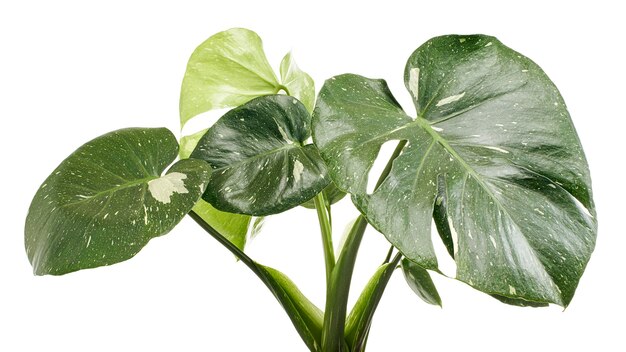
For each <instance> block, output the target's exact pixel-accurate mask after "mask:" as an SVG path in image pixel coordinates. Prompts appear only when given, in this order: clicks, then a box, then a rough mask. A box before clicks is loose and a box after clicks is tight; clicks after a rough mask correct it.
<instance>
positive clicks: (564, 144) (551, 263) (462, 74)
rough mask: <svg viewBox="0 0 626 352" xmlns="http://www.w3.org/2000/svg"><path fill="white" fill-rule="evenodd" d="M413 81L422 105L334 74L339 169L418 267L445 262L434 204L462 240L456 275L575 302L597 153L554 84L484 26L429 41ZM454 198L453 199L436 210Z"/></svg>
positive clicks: (335, 168)
mask: <svg viewBox="0 0 626 352" xmlns="http://www.w3.org/2000/svg"><path fill="white" fill-rule="evenodd" d="M405 84H406V86H407V88H408V89H409V92H410V93H411V95H412V96H413V98H414V100H415V105H416V107H417V117H416V118H411V117H409V116H407V115H406V114H405V113H404V112H403V111H402V109H401V108H400V106H399V105H398V103H397V102H396V100H395V99H394V98H393V96H392V95H391V93H390V92H389V89H388V88H387V85H386V83H385V82H384V81H381V80H372V79H367V78H364V77H360V76H356V75H342V76H337V77H335V78H333V79H330V80H328V81H327V82H326V84H325V85H324V87H323V88H322V90H321V92H320V95H319V98H318V102H317V106H316V110H315V114H314V115H315V116H314V119H313V139H314V141H315V144H316V145H317V146H318V148H319V150H320V153H321V155H322V157H323V159H324V160H325V161H326V163H327V165H328V167H329V174H330V176H331V177H332V179H333V181H334V182H335V183H336V184H337V186H338V187H339V188H340V189H342V190H345V191H348V192H349V193H351V194H352V196H353V201H354V203H355V205H356V206H357V207H358V208H359V209H360V211H361V212H362V213H363V214H364V215H365V216H366V218H367V219H368V221H369V222H370V223H371V224H372V225H373V226H374V227H376V228H377V229H378V230H379V231H381V232H382V233H384V234H385V236H386V237H387V239H388V240H389V241H390V242H391V243H393V244H394V246H396V248H398V249H399V250H400V251H402V253H403V254H404V255H405V256H406V257H407V258H409V259H410V260H412V261H414V262H416V263H417V264H419V265H420V266H421V267H423V268H425V269H434V270H436V269H437V259H436V257H435V253H434V250H433V244H432V243H431V237H430V228H431V217H432V216H433V213H434V215H435V217H436V219H435V220H436V221H437V222H438V227H440V230H441V228H445V227H446V226H445V225H446V224H447V231H448V235H446V234H442V238H444V240H445V238H449V240H445V241H446V243H447V244H449V245H450V244H451V245H452V247H453V248H452V249H453V250H452V252H453V255H454V258H455V261H456V264H457V278H458V279H459V280H462V281H464V282H466V283H468V284H469V285H471V286H473V287H474V288H476V289H479V290H481V291H483V292H487V293H490V294H496V295H501V296H506V297H509V298H516V299H517V298H519V299H523V300H527V301H533V302H544V303H556V304H559V305H562V306H567V304H568V303H569V302H570V301H571V299H572V297H573V295H574V291H575V289H576V286H577V284H578V281H579V280H580V277H581V275H582V273H583V270H584V268H585V266H586V264H587V262H588V260H589V257H590V255H591V252H592V251H593V248H594V245H595V238H596V232H597V223H596V219H595V209H594V205H593V201H592V192H591V180H590V177H589V170H588V166H587V162H586V160H585V156H584V153H583V150H582V147H581V146H580V142H579V140H578V136H577V135H576V131H575V130H574V127H573V125H572V121H571V119H570V117H569V114H568V112H567V109H566V108H565V103H564V102H563V99H562V98H561V96H560V95H559V93H558V90H557V89H556V87H555V86H554V84H553V83H552V82H551V81H550V80H549V78H548V77H547V76H546V75H545V73H544V72H543V71H542V70H541V69H540V68H539V67H538V66H537V65H536V64H535V63H533V62H532V61H530V60H529V59H527V58H525V57H524V56H522V55H520V54H519V53H517V52H515V51H513V50H511V49H509V48H507V47H506V46H504V45H503V44H502V43H500V42H499V41H498V40H497V39H496V38H493V37H487V36H481V35H475V36H444V37H437V38H434V39H432V40H430V41H428V42H427V43H426V44H424V45H423V46H421V47H420V48H418V49H417V50H416V52H415V53H413V55H412V56H411V58H410V59H409V62H408V64H407V67H406V71H405ZM390 140H405V141H407V144H406V146H405V147H404V149H403V151H402V154H401V155H400V156H399V157H398V158H397V159H395V161H394V162H393V167H392V170H391V173H390V174H389V176H388V177H387V178H386V179H385V181H384V182H383V183H382V184H381V186H380V187H379V188H378V189H377V190H376V191H374V192H373V193H371V194H368V193H367V191H366V186H367V182H368V180H367V177H368V172H369V170H370V168H371V167H372V165H373V163H374V161H375V159H376V157H377V154H378V152H379V149H380V147H381V145H382V144H383V143H385V142H386V141H390ZM442 189H443V190H445V192H441V190H442ZM438 196H443V197H444V199H442V201H441V202H440V199H438ZM443 200H445V209H439V211H436V212H434V207H435V206H436V205H441V204H444V202H443Z"/></svg>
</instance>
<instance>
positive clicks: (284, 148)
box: [213, 143, 303, 173]
mask: <svg viewBox="0 0 626 352" xmlns="http://www.w3.org/2000/svg"><path fill="white" fill-rule="evenodd" d="M290 149H303V146H300V145H298V144H296V143H293V144H284V145H283V146H282V147H280V148H275V149H270V150H268V151H265V152H263V153H260V154H256V155H254V156H251V157H248V158H245V159H243V160H240V161H237V162H235V163H232V164H228V165H225V166H222V167H219V168H216V169H213V171H214V172H215V173H217V172H220V171H224V170H227V169H230V168H233V167H237V166H241V165H244V164H247V163H249V162H252V161H255V160H257V159H261V158H264V157H267V156H269V155H272V154H278V153H280V152H283V151H287V150H290Z"/></svg>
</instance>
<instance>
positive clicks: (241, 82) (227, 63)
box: [180, 28, 281, 126]
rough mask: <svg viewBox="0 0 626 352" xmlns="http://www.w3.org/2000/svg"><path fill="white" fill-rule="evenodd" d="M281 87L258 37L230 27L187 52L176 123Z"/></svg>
mask: <svg viewBox="0 0 626 352" xmlns="http://www.w3.org/2000/svg"><path fill="white" fill-rule="evenodd" d="M280 88H281V86H280V83H278V80H277V79H276V75H275V74H274V71H273V70H272V68H271V66H270V65H269V63H268V62H267V58H266V57H265V53H264V52H263V43H262V42H261V38H259V36H258V35H257V34H256V33H254V32H252V31H250V30H247V29H243V28H233V29H229V30H227V31H224V32H220V33H217V34H215V35H214V36H212V37H210V38H209V39H207V40H206V41H205V42H204V43H202V44H200V46H198V48H196V50H195V51H194V52H193V54H191V57H190V58H189V62H188V64H187V71H186V72H185V77H184V79H183V85H182V88H181V93H180V123H181V126H184V125H185V123H186V122H187V121H189V120H190V119H191V118H193V117H194V116H196V115H198V114H201V113H203V112H206V111H209V110H212V109H220V108H227V107H234V106H239V105H241V104H243V103H246V102H248V101H249V100H251V99H253V98H255V97H258V96H261V95H266V94H275V93H277V92H278V91H279V90H280Z"/></svg>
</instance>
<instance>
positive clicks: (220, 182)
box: [191, 95, 329, 216]
mask: <svg viewBox="0 0 626 352" xmlns="http://www.w3.org/2000/svg"><path fill="white" fill-rule="evenodd" d="M309 124H310V115H309V114H308V112H307V111H306V109H305V108H304V106H303V105H302V103H300V102H299V101H298V100H297V99H295V98H292V97H289V96H285V95H273V96H264V97H259V98H256V99H253V100H252V101H250V102H248V103H246V104H244V105H242V106H240V107H238V108H235V109H233V110H231V111H229V112H228V113H226V114H225V115H224V116H223V117H222V118H220V120H218V121H217V122H216V123H215V124H214V125H213V126H212V127H211V128H210V129H209V131H208V132H207V133H206V134H205V135H204V136H203V137H202V139H201V140H200V142H199V143H198V146H197V147H196V149H195V150H194V152H193V153H192V154H191V157H193V158H197V159H202V160H205V161H207V162H208V163H209V164H210V165H211V166H212V167H213V169H214V174H213V177H212V178H211V180H210V182H209V186H208V187H207V191H206V192H205V194H204V195H203V198H204V199H205V200H206V201H208V202H209V203H211V204H212V205H213V206H214V207H216V208H217V209H220V210H222V211H227V212H231V213H241V214H248V215H255V216H264V215H270V214H275V213H279V212H282V211H284V210H287V209H290V208H292V207H295V206H297V205H299V204H301V203H302V202H304V201H306V200H308V199H310V198H313V197H314V196H315V195H316V194H317V193H319V192H320V191H321V190H322V189H323V188H324V187H325V186H326V185H327V183H328V182H329V181H328V180H327V176H326V166H325V165H324V162H323V161H322V159H321V158H320V157H319V153H318V151H317V148H315V146H314V145H311V144H309V145H304V143H305V141H306V139H307V138H308V137H309V135H310V127H309Z"/></svg>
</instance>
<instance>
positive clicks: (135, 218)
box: [25, 128, 211, 275]
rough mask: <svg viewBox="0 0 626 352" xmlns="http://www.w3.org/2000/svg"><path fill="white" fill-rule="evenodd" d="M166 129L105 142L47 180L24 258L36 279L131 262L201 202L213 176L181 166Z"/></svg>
mask: <svg viewBox="0 0 626 352" xmlns="http://www.w3.org/2000/svg"><path fill="white" fill-rule="evenodd" d="M177 151H178V144H177V143H176V139H175V138H174V136H173V135H172V133H171V132H170V131H168V130H167V129H164V128H154V129H144V128H131V129H124V130H119V131H115V132H111V133H108V134H105V135H103V136H100V137H98V138H96V139H94V140H92V141H90V142H88V143H86V144H85V145H83V146H82V147H80V148H79V149H78V150H76V151H75V152H74V153H72V154H71V155H70V156H69V157H68V158H67V159H65V160H64V161H63V162H62V163H61V164H60V165H59V166H58V167H57V168H56V170H54V172H53V173H52V174H51V175H50V176H49V177H48V178H47V179H46V181H45V182H44V183H43V185H42V186H41V187H40V188H39V191H38V192H37V194H36V195H35V197H34V199H33V202H32V203H31V206H30V209H29V211H28V216H27V218H26V230H25V237H26V238H25V239H26V252H27V254H28V258H29V260H30V262H31V263H32V265H33V268H34V272H35V274H37V275H44V274H54V275H60V274H65V273H69V272H72V271H76V270H80V269H86V268H93V267H98V266H102V265H109V264H114V263H117V262H120V261H123V260H126V259H129V258H131V257H133V256H134V255H135V254H136V253H137V252H139V250H140V249H141V248H142V247H143V246H144V245H146V243H148V241H149V240H150V239H151V238H153V237H157V236H160V235H163V234H165V233H167V232H169V231H170V230H171V229H172V228H173V227H174V226H175V225H176V224H178V222H179V221H180V220H181V219H182V218H183V217H184V216H185V214H187V213H188V212H189V210H191V208H192V207H193V205H194V204H195V203H196V202H197V201H198V199H199V198H200V195H201V194H202V192H203V190H204V187H205V185H206V183H207V181H208V179H209V176H210V172H211V169H210V168H209V167H208V166H207V165H206V163H204V162H203V161H201V160H193V159H187V160H182V161H179V162H178V163H176V164H174V165H173V166H172V167H171V168H170V169H169V171H168V172H167V174H166V175H164V176H161V173H162V172H163V170H165V168H166V167H167V166H168V165H169V164H170V163H171V162H172V161H174V159H175V158H176V154H177Z"/></svg>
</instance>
